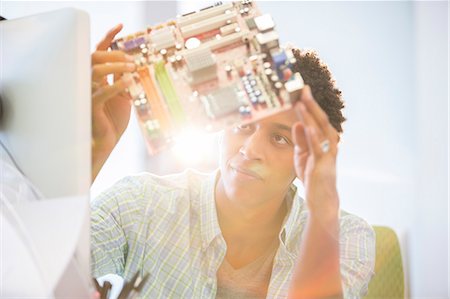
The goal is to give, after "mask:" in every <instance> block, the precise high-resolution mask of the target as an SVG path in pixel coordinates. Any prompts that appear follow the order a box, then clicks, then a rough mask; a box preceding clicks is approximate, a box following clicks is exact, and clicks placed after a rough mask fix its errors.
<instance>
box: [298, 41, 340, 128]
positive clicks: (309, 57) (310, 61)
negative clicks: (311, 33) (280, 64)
mask: <svg viewBox="0 0 450 299" xmlns="http://www.w3.org/2000/svg"><path fill="white" fill-rule="evenodd" d="M293 53H294V57H295V59H296V60H297V61H296V63H295V65H294V71H296V72H300V74H301V75H302V77H303V81H304V82H305V84H307V85H309V87H310V88H311V93H312V95H313V97H314V99H315V100H316V101H317V103H318V104H319V106H320V107H321V108H322V109H323V111H325V113H326V114H327V115H328V118H329V120H330V123H331V125H332V126H333V127H334V128H335V129H336V130H337V131H338V132H339V133H342V123H343V122H344V121H345V117H344V116H343V115H342V111H341V110H342V108H344V102H343V100H342V92H341V91H340V90H339V89H338V88H337V87H336V82H335V81H334V79H333V78H332V75H331V72H330V70H329V69H328V66H327V65H326V64H325V63H324V62H323V61H321V60H320V58H319V57H318V55H317V53H316V52H315V51H312V50H301V49H293Z"/></svg>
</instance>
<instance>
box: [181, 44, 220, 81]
mask: <svg viewBox="0 0 450 299" xmlns="http://www.w3.org/2000/svg"><path fill="white" fill-rule="evenodd" d="M184 59H185V61H186V65H187V68H188V70H189V72H190V78H191V79H190V82H191V84H192V85H195V84H199V83H202V82H204V81H208V80H212V79H215V78H216V77H217V64H216V60H215V59H214V55H213V54H212V52H211V50H210V49H209V48H208V47H202V48H197V49H193V50H190V51H187V52H185V53H184Z"/></svg>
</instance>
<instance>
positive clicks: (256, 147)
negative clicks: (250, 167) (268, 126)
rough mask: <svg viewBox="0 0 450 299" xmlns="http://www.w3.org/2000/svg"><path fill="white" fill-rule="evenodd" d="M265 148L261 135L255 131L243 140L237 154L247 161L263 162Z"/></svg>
mask: <svg viewBox="0 0 450 299" xmlns="http://www.w3.org/2000/svg"><path fill="white" fill-rule="evenodd" d="M265 146H266V145H265V141H264V136H263V134H261V132H260V131H259V130H256V131H254V132H253V133H252V134H251V135H249V136H248V137H247V138H246V139H245V141H244V144H243V145H242V147H241V148H240V149H239V153H240V154H241V155H243V156H244V158H245V159H247V160H263V159H264V156H265V155H264V151H265Z"/></svg>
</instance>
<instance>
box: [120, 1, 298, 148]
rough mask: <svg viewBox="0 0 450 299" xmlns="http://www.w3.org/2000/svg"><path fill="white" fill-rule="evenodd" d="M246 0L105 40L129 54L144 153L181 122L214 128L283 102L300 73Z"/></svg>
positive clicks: (163, 144) (269, 24)
mask: <svg viewBox="0 0 450 299" xmlns="http://www.w3.org/2000/svg"><path fill="white" fill-rule="evenodd" d="M274 28H275V23H274V21H273V19H272V17H271V16H270V15H268V14H261V13H260V11H259V10H258V7H257V6H256V5H255V3H254V2H252V1H250V0H244V1H239V2H227V3H224V4H222V3H218V4H215V5H214V6H208V7H205V8H203V9H201V10H200V11H194V12H191V13H188V14H184V15H182V16H178V17H177V18H176V19H174V20H171V21H168V22H165V23H162V24H157V25H155V26H150V27H148V28H146V30H145V31H140V32H136V33H134V34H131V35H129V36H125V37H121V38H118V39H116V40H115V41H113V43H112V46H111V47H112V48H113V49H115V50H122V51H124V52H126V53H127V54H129V55H132V56H133V57H134V60H135V63H136V65H137V70H136V71H135V72H133V73H131V74H125V75H124V76H126V77H128V78H129V79H131V80H132V84H131V85H130V86H129V87H128V92H129V94H130V95H131V97H132V99H133V104H134V107H135V110H136V114H137V117H138V121H139V125H140V128H141V131H142V133H143V135H144V137H145V140H146V143H147V145H148V150H149V152H150V154H156V153H158V152H160V151H162V150H163V149H165V148H167V147H168V145H170V143H171V140H174V139H176V134H177V133H178V132H179V131H180V129H181V128H182V127H184V126H186V125H189V126H191V127H192V126H193V127H197V128H199V129H203V130H204V131H217V130H220V129H224V128H226V127H228V126H232V125H235V124H238V123H242V122H252V121H257V120H259V119H261V118H263V117H267V116H269V115H272V114H274V113H278V112H280V111H283V110H286V109H289V108H291V106H292V103H291V101H293V100H296V99H297V97H298V94H299V92H300V89H301V88H302V87H303V80H302V79H301V76H300V74H299V73H297V72H296V73H293V72H294V71H293V69H294V68H293V63H295V57H294V56H293V54H292V50H291V48H289V47H286V48H282V47H280V45H279V36H278V33H277V32H276V31H275V30H274Z"/></svg>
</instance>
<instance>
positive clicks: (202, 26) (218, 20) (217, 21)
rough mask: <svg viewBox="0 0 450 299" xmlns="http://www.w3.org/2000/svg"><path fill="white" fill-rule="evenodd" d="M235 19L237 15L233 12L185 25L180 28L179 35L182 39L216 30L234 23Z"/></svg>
mask: <svg viewBox="0 0 450 299" xmlns="http://www.w3.org/2000/svg"><path fill="white" fill-rule="evenodd" d="M236 17H237V13H236V12H235V11H233V12H230V13H226V14H222V15H218V16H215V17H212V18H210V19H206V20H203V21H200V22H198V23H194V24H190V25H186V26H183V27H181V28H180V31H181V35H183V37H184V38H187V37H190V36H193V35H197V34H200V33H203V32H207V31H210V30H213V29H218V28H220V27H222V26H224V25H227V24H228V23H229V22H234V21H236Z"/></svg>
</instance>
